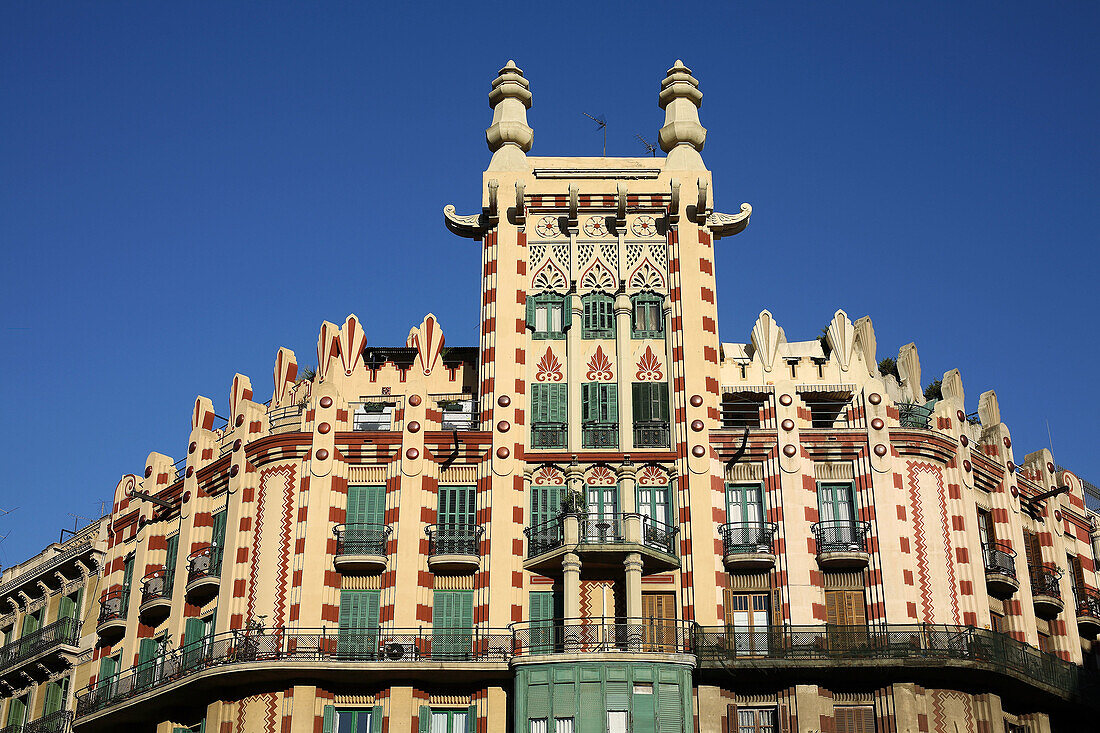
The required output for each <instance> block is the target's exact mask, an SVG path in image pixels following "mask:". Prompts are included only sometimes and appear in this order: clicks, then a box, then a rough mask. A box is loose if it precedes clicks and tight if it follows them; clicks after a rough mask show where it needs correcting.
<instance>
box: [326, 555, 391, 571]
mask: <svg viewBox="0 0 1100 733" xmlns="http://www.w3.org/2000/svg"><path fill="white" fill-rule="evenodd" d="M332 564H333V566H334V567H335V568H336V571H337V572H339V573H361V574H364V575H377V574H378V573H381V572H383V571H385V569H386V556H385V555H356V554H347V555H337V556H336V557H335V558H334V559H333V561H332Z"/></svg>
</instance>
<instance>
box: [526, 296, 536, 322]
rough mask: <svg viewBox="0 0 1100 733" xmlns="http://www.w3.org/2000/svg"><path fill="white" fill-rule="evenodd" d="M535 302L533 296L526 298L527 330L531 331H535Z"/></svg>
mask: <svg viewBox="0 0 1100 733" xmlns="http://www.w3.org/2000/svg"><path fill="white" fill-rule="evenodd" d="M535 302H536V298H535V296H533V295H528V296H527V328H528V329H530V330H532V331H534V330H535Z"/></svg>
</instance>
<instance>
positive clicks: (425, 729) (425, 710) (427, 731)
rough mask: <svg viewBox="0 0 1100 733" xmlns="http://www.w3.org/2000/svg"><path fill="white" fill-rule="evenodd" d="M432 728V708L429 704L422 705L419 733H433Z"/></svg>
mask: <svg viewBox="0 0 1100 733" xmlns="http://www.w3.org/2000/svg"><path fill="white" fill-rule="evenodd" d="M431 730H432V709H431V708H430V707H428V706H427V705H421V706H420V729H419V733H431Z"/></svg>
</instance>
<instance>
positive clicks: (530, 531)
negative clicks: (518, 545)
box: [523, 517, 565, 557]
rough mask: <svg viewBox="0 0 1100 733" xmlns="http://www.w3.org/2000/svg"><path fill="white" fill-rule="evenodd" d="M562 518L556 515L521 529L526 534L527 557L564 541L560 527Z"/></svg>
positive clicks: (536, 555) (554, 547)
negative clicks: (546, 520)
mask: <svg viewBox="0 0 1100 733" xmlns="http://www.w3.org/2000/svg"><path fill="white" fill-rule="evenodd" d="M562 522H563V518H562V517H556V518H554V519H551V520H550V521H549V522H542V523H541V524H536V525H534V526H532V527H527V528H526V529H524V530H523V534H524V535H526V536H527V557H538V556H539V555H541V554H543V553H545V552H550V551H551V550H555V549H557V548H559V547H561V546H562V543H564V542H565V537H564V534H563V527H562Z"/></svg>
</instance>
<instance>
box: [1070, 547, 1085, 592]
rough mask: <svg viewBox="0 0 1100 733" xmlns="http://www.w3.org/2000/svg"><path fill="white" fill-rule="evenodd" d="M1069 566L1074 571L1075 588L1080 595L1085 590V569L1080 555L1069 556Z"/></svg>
mask: <svg viewBox="0 0 1100 733" xmlns="http://www.w3.org/2000/svg"><path fill="white" fill-rule="evenodd" d="M1069 567H1070V570H1071V571H1072V572H1073V590H1074V592H1075V593H1077V594H1078V595H1081V594H1082V593H1084V592H1085V569H1084V567H1082V565H1081V558H1080V556H1078V555H1070V556H1069Z"/></svg>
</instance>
